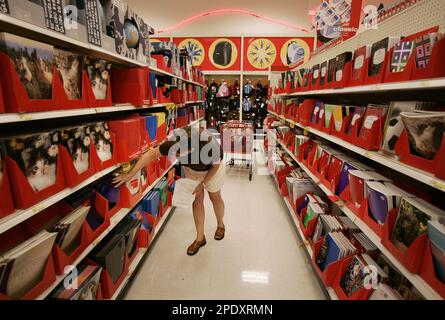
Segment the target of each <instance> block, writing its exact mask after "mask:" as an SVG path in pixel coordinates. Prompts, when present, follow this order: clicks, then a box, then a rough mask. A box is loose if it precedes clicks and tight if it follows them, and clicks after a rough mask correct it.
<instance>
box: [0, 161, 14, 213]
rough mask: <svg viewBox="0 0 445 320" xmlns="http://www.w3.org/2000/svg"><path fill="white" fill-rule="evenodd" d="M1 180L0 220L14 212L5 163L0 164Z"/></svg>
mask: <svg viewBox="0 0 445 320" xmlns="http://www.w3.org/2000/svg"><path fill="white" fill-rule="evenodd" d="M2 167H3V178H2V181H1V184H0V199H2V201H1V203H0V218H3V217H6V216H7V215H9V214H11V213H13V212H14V202H13V201H12V194H11V187H10V185H9V177H8V170H7V169H6V164H5V162H3V163H2Z"/></svg>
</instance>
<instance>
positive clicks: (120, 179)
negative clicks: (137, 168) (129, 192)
mask: <svg viewBox="0 0 445 320" xmlns="http://www.w3.org/2000/svg"><path fill="white" fill-rule="evenodd" d="M131 178H132V176H131V175H129V174H128V173H123V174H120V175H118V176H117V177H116V178H114V179H113V183H114V184H115V188H119V187H120V186H121V185H123V184H124V183H126V182H128V181H130V180H131Z"/></svg>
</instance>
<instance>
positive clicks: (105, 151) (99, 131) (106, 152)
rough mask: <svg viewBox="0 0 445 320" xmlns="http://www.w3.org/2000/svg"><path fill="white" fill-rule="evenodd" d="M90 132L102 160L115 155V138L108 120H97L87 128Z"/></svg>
mask: <svg viewBox="0 0 445 320" xmlns="http://www.w3.org/2000/svg"><path fill="white" fill-rule="evenodd" d="M86 132H89V135H90V138H91V142H92V143H93V144H94V146H95V147H96V152H97V155H98V156H99V159H100V161H102V162H104V161H107V160H110V159H111V158H112V157H113V147H114V146H113V140H112V139H111V134H110V131H109V129H108V124H107V123H106V122H97V123H95V124H91V125H89V126H88V127H87V128H86Z"/></svg>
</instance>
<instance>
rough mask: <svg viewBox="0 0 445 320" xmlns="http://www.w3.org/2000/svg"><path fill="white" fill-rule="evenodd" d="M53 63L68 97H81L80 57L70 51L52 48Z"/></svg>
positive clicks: (72, 98)
mask: <svg viewBox="0 0 445 320" xmlns="http://www.w3.org/2000/svg"><path fill="white" fill-rule="evenodd" d="M54 63H55V65H56V68H57V71H58V72H59V75H60V79H61V80H62V83H63V89H64V90H65V93H66V96H67V97H68V99H69V100H77V99H82V69H83V68H82V57H81V56H79V55H77V54H74V53H72V52H70V51H64V50H60V49H54Z"/></svg>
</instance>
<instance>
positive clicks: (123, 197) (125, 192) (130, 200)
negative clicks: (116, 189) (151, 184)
mask: <svg viewBox="0 0 445 320" xmlns="http://www.w3.org/2000/svg"><path fill="white" fill-rule="evenodd" d="M128 183H131V188H132V189H133V191H134V192H133V193H132V192H131V191H130V190H129V189H128V187H127V185H126V184H124V185H122V186H121V187H120V201H119V202H120V204H121V206H122V208H133V207H134V206H135V205H136V204H137V203H138V202H139V201H140V200H141V198H142V188H141V179H132V180H131V181H129V182H128ZM136 190H137V191H136Z"/></svg>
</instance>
